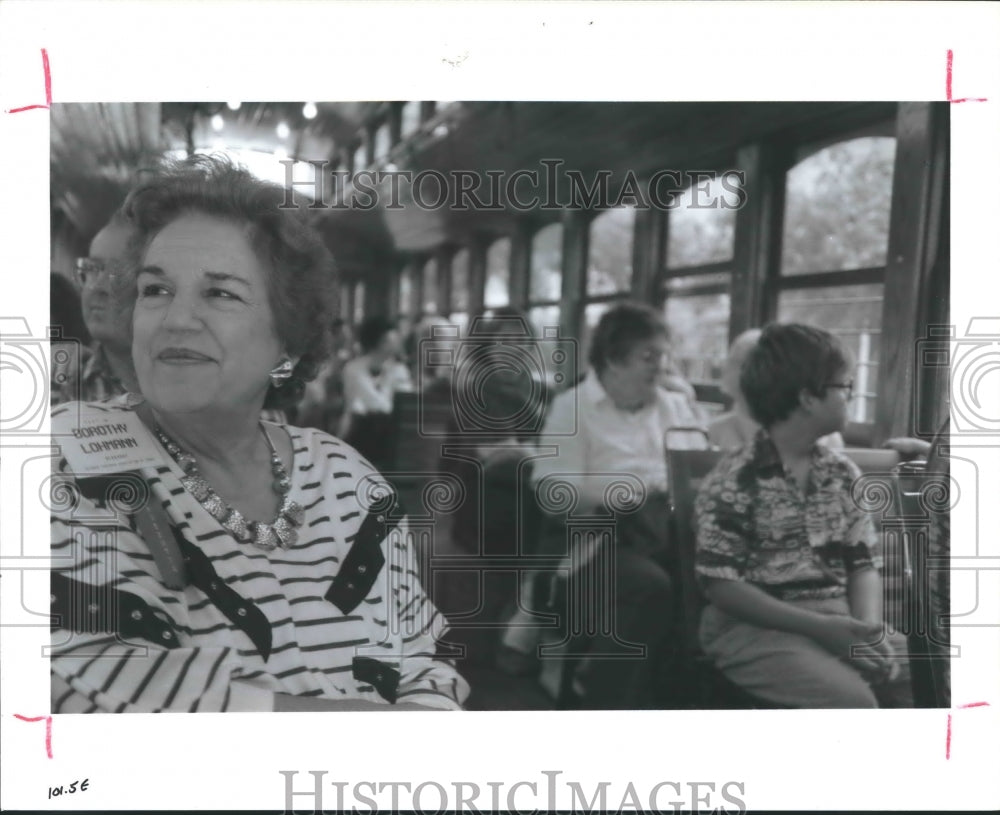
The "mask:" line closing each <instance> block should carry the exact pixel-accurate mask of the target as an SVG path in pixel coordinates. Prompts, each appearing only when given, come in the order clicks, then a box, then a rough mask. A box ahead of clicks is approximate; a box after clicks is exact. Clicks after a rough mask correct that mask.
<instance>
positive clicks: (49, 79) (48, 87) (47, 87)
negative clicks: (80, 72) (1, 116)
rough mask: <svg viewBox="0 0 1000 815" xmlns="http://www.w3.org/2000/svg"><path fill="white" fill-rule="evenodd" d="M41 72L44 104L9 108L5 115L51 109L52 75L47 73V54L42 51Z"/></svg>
mask: <svg viewBox="0 0 1000 815" xmlns="http://www.w3.org/2000/svg"><path fill="white" fill-rule="evenodd" d="M42 71H43V72H44V73H45V104H44V105H25V106H24V107H23V108H11V109H10V110H7V111H4V112H5V113H23V112H24V111H26V110H48V109H49V108H50V107H52V74H51V73H50V72H49V52H48V51H46V50H45V49H44V48H43V49H42Z"/></svg>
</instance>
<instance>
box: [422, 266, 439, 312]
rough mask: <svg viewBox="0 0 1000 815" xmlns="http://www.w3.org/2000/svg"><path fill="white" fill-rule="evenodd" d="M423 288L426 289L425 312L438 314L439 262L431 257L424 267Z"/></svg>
mask: <svg viewBox="0 0 1000 815" xmlns="http://www.w3.org/2000/svg"><path fill="white" fill-rule="evenodd" d="M422 274H423V289H424V303H423V312H424V314H437V311H438V307H437V295H438V286H437V262H436V261H435V260H434V258H431V259H430V260H428V261H427V262H426V263H425V264H424V269H423V272H422Z"/></svg>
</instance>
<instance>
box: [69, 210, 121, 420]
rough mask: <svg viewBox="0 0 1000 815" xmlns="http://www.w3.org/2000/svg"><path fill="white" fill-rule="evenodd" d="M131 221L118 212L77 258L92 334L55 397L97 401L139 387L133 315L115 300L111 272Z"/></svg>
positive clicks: (85, 313) (85, 315)
mask: <svg viewBox="0 0 1000 815" xmlns="http://www.w3.org/2000/svg"><path fill="white" fill-rule="evenodd" d="M130 235H131V227H130V226H129V224H128V221H127V220H126V219H125V217H124V216H123V215H122V214H121V212H116V213H115V214H114V215H113V216H112V218H111V220H110V221H109V222H108V224H107V225H106V226H105V227H104V228H103V229H102V230H101V231H100V232H98V233H97V235H96V236H95V237H94V239H93V241H91V244H90V253H89V255H88V257H85V258H79V259H78V260H77V264H76V279H77V282H78V284H79V286H80V299H81V305H82V308H83V319H84V322H85V323H86V325H87V330H88V331H89V332H90V336H91V337H92V338H93V343H92V344H91V346H90V347H89V348H87V349H85V350H84V352H83V355H82V358H81V359H80V364H79V366H75V368H74V369H75V370H77V371H79V374H78V375H72V373H71V375H69V376H68V377H67V378H66V379H65V381H63V382H62V383H61V384H60V385H58V386H54V387H53V389H52V403H53V404H61V403H62V402H71V401H83V402H97V401H102V400H104V399H108V398H110V397H112V396H117V395H119V394H122V393H125V392H126V391H127V390H137V389H138V388H137V386H136V385H135V373H134V371H133V369H132V345H131V340H130V338H129V325H128V320H129V315H128V313H127V311H122V310H121V309H120V308H118V307H117V306H116V303H115V298H114V297H113V296H112V291H111V277H112V274H113V273H114V272H115V270H117V269H119V268H121V265H122V263H123V262H124V258H125V250H126V247H127V245H128V240H129V237H130Z"/></svg>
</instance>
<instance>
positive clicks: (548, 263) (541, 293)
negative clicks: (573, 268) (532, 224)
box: [528, 224, 563, 302]
mask: <svg viewBox="0 0 1000 815" xmlns="http://www.w3.org/2000/svg"><path fill="white" fill-rule="evenodd" d="M562 230H563V228H562V224H549V225H548V226H547V227H545V228H544V229H540V230H539V231H538V232H537V233H535V237H534V238H532V241H531V277H530V281H529V288H528V299H529V300H530V301H531V302H539V301H546V300H559V299H560V298H561V296H562Z"/></svg>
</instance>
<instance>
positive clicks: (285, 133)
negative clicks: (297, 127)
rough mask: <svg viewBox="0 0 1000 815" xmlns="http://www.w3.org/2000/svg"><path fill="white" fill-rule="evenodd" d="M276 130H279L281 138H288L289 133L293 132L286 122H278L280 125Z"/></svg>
mask: <svg viewBox="0 0 1000 815" xmlns="http://www.w3.org/2000/svg"><path fill="white" fill-rule="evenodd" d="M275 131H276V132H277V134H278V138H279V139H287V138H288V134H289V133H290V132H291V131H290V130H289V129H288V125H287V124H285V123H284V122H278V126H277V127H276V128H275Z"/></svg>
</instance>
